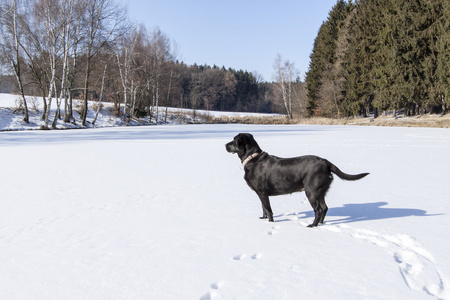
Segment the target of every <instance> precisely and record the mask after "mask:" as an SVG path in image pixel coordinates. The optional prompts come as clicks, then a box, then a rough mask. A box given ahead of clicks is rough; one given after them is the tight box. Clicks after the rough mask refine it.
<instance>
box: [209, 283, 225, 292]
mask: <svg viewBox="0 0 450 300" xmlns="http://www.w3.org/2000/svg"><path fill="white" fill-rule="evenodd" d="M222 285H223V282H220V281H219V282H214V283H213V284H211V288H212V289H214V290H218V289H220V287H221V286H222Z"/></svg>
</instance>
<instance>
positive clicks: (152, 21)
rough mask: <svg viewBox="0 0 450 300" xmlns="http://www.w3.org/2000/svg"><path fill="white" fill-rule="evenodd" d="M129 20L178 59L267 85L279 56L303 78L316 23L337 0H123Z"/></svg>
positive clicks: (321, 20) (323, 17)
mask: <svg viewBox="0 0 450 300" xmlns="http://www.w3.org/2000/svg"><path fill="white" fill-rule="evenodd" d="M122 3H124V4H126V5H127V7H128V14H129V16H130V19H131V20H132V21H133V22H136V23H143V24H145V25H146V26H147V28H149V29H150V30H151V29H153V28H154V27H155V26H159V28H160V29H161V31H162V32H164V33H165V34H166V35H167V36H168V37H169V38H170V39H171V40H172V41H175V42H176V43H177V44H178V47H179V60H182V61H184V62H185V63H186V64H189V65H191V64H194V63H197V64H199V65H201V64H208V65H211V66H212V65H214V64H215V65H217V66H220V67H222V66H225V67H226V68H230V67H231V68H233V69H238V70H239V69H242V70H247V71H250V72H257V73H259V74H260V75H262V76H263V78H264V80H266V81H271V80H272V75H273V73H274V68H273V63H274V61H275V58H276V56H277V54H278V53H279V54H280V55H281V56H282V58H283V59H284V60H290V61H291V62H295V66H296V68H297V69H298V71H299V72H300V75H301V77H302V78H303V76H304V74H305V72H306V71H307V70H308V65H309V55H310V53H311V50H312V46H313V43H314V39H315V37H316V35H317V31H318V30H319V27H320V25H321V24H322V22H323V21H324V20H326V18H327V17H328V13H329V11H330V10H331V8H332V7H333V6H334V5H335V4H336V0H318V1H314V0H309V1H305V0H296V1H295V0H278V1H274V0H270V1H266V0H259V1H256V0H241V1H238V0H221V1H216V0H209V1H207V0H183V1H181V0H122Z"/></svg>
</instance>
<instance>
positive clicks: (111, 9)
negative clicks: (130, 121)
mask: <svg viewBox="0 0 450 300" xmlns="http://www.w3.org/2000/svg"><path fill="white" fill-rule="evenodd" d="M125 16H126V10H125V9H123V8H121V7H119V6H118V5H116V4H115V2H114V1H113V0H89V2H88V5H87V9H86V14H85V18H86V28H85V30H86V32H85V36H86V40H85V44H84V47H85V49H84V50H85V56H86V67H85V76H84V78H85V79H84V88H83V92H84V99H83V110H82V114H81V122H82V125H83V126H86V116H87V111H88V94H89V79H90V75H91V71H92V62H93V59H94V57H95V56H96V54H98V53H99V52H100V50H101V49H102V48H104V47H106V46H108V44H109V43H112V42H113V41H114V40H116V39H117V37H118V36H120V35H121V34H123V31H124V27H121V25H123V24H124V22H125Z"/></svg>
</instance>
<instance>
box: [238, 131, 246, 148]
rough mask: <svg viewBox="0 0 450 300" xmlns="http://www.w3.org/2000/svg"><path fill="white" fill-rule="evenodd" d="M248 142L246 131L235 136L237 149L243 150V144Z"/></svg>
mask: <svg viewBox="0 0 450 300" xmlns="http://www.w3.org/2000/svg"><path fill="white" fill-rule="evenodd" d="M247 144H248V136H247V133H239V134H238V135H237V136H236V147H237V148H238V149H239V150H245V146H246V145H247Z"/></svg>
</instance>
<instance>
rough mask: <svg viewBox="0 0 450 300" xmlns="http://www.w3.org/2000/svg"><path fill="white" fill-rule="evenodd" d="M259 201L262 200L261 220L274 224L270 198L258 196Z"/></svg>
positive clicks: (262, 195) (264, 195)
mask: <svg viewBox="0 0 450 300" xmlns="http://www.w3.org/2000/svg"><path fill="white" fill-rule="evenodd" d="M258 196H259V200H261V204H262V209H263V216H262V217H261V218H260V219H269V222H273V212H272V208H271V207H270V201H269V196H267V195H266V194H258Z"/></svg>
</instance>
